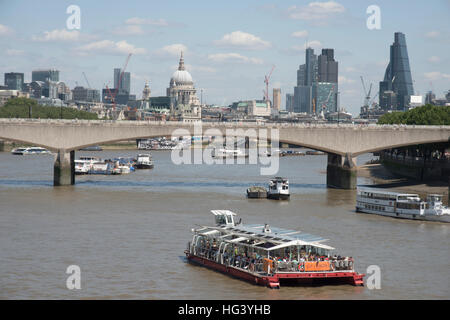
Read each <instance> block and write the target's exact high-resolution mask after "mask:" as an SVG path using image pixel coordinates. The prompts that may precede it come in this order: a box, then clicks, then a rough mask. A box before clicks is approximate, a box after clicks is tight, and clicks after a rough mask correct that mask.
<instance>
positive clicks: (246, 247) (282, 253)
mask: <svg viewBox="0 0 450 320" xmlns="http://www.w3.org/2000/svg"><path fill="white" fill-rule="evenodd" d="M211 212H212V214H213V215H214V218H215V222H216V225H215V226H201V227H199V228H197V229H192V232H193V237H192V241H190V242H189V243H188V246H187V249H186V250H185V254H186V257H187V259H188V261H190V262H193V263H196V264H199V265H202V266H205V267H208V268H211V269H214V270H216V271H220V272H223V273H226V274H229V275H232V276H235V277H238V278H240V279H243V280H247V281H250V282H251V283H255V284H259V285H265V286H268V287H270V288H279V287H280V285H282V284H291V285H295V284H351V285H363V277H364V274H359V273H357V272H356V271H355V269H354V261H353V259H352V258H351V257H341V256H336V255H335V254H332V251H333V250H334V248H333V247H330V246H328V245H326V244H324V243H323V242H325V241H326V240H327V239H324V238H322V237H319V236H315V235H312V234H308V233H303V232H300V231H295V230H286V229H281V228H275V227H270V226H269V225H267V224H248V225H244V224H242V223H241V221H239V223H236V221H235V219H236V213H234V212H232V211H229V210H212V211H211Z"/></svg>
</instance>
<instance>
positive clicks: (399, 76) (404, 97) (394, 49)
mask: <svg viewBox="0 0 450 320" xmlns="http://www.w3.org/2000/svg"><path fill="white" fill-rule="evenodd" d="M393 94H394V95H395V99H388V96H389V97H392V95H393ZM412 95H414V88H413V82H412V77H411V69H410V67H409V58H408V49H407V47H406V38H405V35H404V34H403V33H401V32H396V33H395V35H394V43H393V44H392V45H391V52H390V60H389V64H388V66H387V68H386V71H385V73H384V79H383V81H381V82H380V91H379V99H380V101H379V102H380V106H381V107H382V108H384V109H397V110H405V109H406V107H407V106H408V104H409V99H410V96H412ZM392 101H395V104H394V105H392Z"/></svg>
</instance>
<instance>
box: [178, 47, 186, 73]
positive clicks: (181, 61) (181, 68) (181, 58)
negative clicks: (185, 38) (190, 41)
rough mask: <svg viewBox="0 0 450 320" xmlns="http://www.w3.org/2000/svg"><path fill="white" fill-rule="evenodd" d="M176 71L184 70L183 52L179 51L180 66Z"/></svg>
mask: <svg viewBox="0 0 450 320" xmlns="http://www.w3.org/2000/svg"><path fill="white" fill-rule="evenodd" d="M178 70H185V69H184V59H183V51H181V57H180V64H179V65H178Z"/></svg>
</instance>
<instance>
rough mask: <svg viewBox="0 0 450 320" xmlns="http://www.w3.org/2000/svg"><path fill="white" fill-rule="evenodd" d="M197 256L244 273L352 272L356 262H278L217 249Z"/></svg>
mask: <svg viewBox="0 0 450 320" xmlns="http://www.w3.org/2000/svg"><path fill="white" fill-rule="evenodd" d="M187 249H188V251H189V252H192V251H191V244H190V243H188V248H187ZM195 254H196V255H197V256H199V257H202V258H206V259H209V260H212V261H215V262H217V263H220V264H223V265H226V266H228V267H234V268H239V269H243V270H244V271H250V272H256V273H266V274H271V273H277V272H329V271H352V270H354V261H353V259H352V258H351V257H350V258H349V257H345V258H339V259H338V258H336V259H333V258H321V259H315V260H313V261H303V260H301V261H297V260H290V261H280V260H278V261H276V260H272V259H268V258H258V259H256V258H250V257H246V256H240V255H237V256H236V255H231V254H228V253H219V250H218V248H217V247H211V248H206V247H202V246H200V247H197V248H196V250H195Z"/></svg>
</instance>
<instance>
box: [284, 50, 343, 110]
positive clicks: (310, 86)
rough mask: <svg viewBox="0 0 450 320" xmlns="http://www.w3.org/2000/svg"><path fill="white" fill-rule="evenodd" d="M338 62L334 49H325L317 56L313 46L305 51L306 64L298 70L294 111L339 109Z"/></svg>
mask: <svg viewBox="0 0 450 320" xmlns="http://www.w3.org/2000/svg"><path fill="white" fill-rule="evenodd" d="M337 92H338V62H337V61H336V60H335V59H334V50H333V49H323V50H322V54H321V55H319V56H317V55H315V54H314V50H313V49H312V48H307V49H306V51H305V64H303V65H300V67H299V69H298V70H297V86H296V87H294V99H293V111H294V112H304V113H308V114H311V113H314V114H319V113H320V112H321V111H322V110H323V111H324V112H335V111H336V110H337V109H338V101H337Z"/></svg>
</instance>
